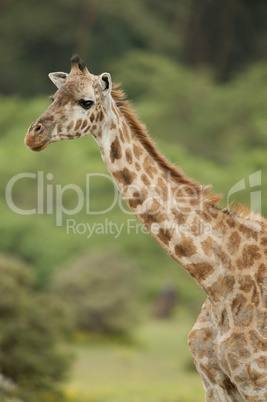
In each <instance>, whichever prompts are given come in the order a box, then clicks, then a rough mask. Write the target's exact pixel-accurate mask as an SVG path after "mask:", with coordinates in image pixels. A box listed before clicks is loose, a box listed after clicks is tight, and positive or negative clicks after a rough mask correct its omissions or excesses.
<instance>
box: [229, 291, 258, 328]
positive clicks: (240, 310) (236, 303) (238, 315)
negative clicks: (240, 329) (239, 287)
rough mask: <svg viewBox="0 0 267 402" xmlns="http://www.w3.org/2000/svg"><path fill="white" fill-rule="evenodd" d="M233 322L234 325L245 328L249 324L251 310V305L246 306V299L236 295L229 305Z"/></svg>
mask: <svg viewBox="0 0 267 402" xmlns="http://www.w3.org/2000/svg"><path fill="white" fill-rule="evenodd" d="M231 310H232V315H233V320H234V323H235V325H238V326H246V325H249V324H250V323H251V320H252V314H253V309H252V306H251V305H248V304H247V299H246V298H245V297H244V296H243V295H242V294H238V295H237V296H236V297H235V298H234V300H233V302H232V305H231Z"/></svg>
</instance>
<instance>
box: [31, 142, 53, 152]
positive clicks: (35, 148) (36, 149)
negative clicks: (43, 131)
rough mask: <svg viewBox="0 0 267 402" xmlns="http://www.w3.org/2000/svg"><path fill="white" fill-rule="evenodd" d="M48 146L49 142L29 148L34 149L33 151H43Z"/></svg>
mask: <svg viewBox="0 0 267 402" xmlns="http://www.w3.org/2000/svg"><path fill="white" fill-rule="evenodd" d="M47 147H48V143H45V144H43V145H38V146H37V147H29V146H28V148H29V149H30V150H31V151H33V152H41V151H44V150H45V149H46V148H47Z"/></svg>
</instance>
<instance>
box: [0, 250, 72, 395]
mask: <svg viewBox="0 0 267 402" xmlns="http://www.w3.org/2000/svg"><path fill="white" fill-rule="evenodd" d="M66 322H67V315H66V311H65V309H64V308H63V305H62V303H59V301H58V300H57V299H56V298H55V297H53V296H50V295H47V294H44V293H40V292H37V291H36V290H35V280H34V275H33V272H32V270H31V269H30V268H29V267H28V266H26V265H25V264H23V263H22V262H20V261H17V260H15V259H13V258H12V259H11V258H7V257H6V256H3V255H0V326H1V336H0V373H2V374H3V375H4V376H5V377H7V378H8V379H10V380H11V381H13V382H14V383H15V384H17V386H18V387H19V392H18V396H19V397H21V398H22V399H25V400H26V401H27V402H28V401H30V402H31V401H36V400H38V401H46V400H49V401H50V400H57V401H60V400H61V399H60V398H61V397H60V391H59V383H60V381H62V380H63V379H64V378H65V375H66V372H67V368H68V366H69V357H68V356H67V355H66V353H65V352H63V351H62V350H60V348H59V342H58V341H60V340H61V339H62V337H63V334H64V332H65V331H66V330H67V327H68V325H67V324H66ZM49 398H50V399H49ZM53 398H57V399H53Z"/></svg>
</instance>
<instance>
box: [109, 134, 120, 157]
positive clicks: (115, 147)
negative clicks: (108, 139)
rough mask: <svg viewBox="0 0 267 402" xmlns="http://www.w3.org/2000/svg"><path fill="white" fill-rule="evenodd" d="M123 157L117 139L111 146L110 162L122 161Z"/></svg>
mask: <svg viewBox="0 0 267 402" xmlns="http://www.w3.org/2000/svg"><path fill="white" fill-rule="evenodd" d="M121 157H122V152H121V146H120V141H119V139H118V137H116V138H115V140H114V141H113V142H112V144H111V146H110V160H111V162H112V163H114V162H115V160H117V159H120V158H121Z"/></svg>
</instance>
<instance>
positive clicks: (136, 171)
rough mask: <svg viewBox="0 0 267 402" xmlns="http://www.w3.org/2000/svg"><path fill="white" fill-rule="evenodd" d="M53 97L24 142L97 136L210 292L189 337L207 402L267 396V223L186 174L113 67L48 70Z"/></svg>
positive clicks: (152, 226) (166, 244)
mask: <svg viewBox="0 0 267 402" xmlns="http://www.w3.org/2000/svg"><path fill="white" fill-rule="evenodd" d="M49 77H50V79H51V80H52V82H53V83H54V84H55V86H56V87H57V92H56V93H55V95H54V96H53V97H52V100H53V103H52V104H51V105H50V106H49V107H48V108H47V109H46V110H45V111H44V113H43V114H42V115H41V116H40V117H39V118H38V119H37V120H35V121H34V122H33V123H32V124H31V125H30V127H29V129H28V132H27V134H26V137H25V145H26V146H27V147H28V148H29V149H31V150H32V151H37V152H38V151H42V150H44V149H45V148H46V147H47V146H48V145H49V144H50V143H52V142H56V141H61V140H65V139H74V138H80V137H83V136H85V135H88V134H90V135H92V136H93V137H94V139H95V140H96V142H97V143H98V145H99V148H100V153H101V155H102V158H103V160H104V162H105V164H106V165H107V168H108V170H109V172H110V174H111V176H112V177H113V180H114V181H115V183H116V185H117V187H118V189H119V191H120V193H121V194H122V197H123V198H124V200H125V202H126V204H127V205H128V206H129V208H130V209H131V210H132V211H133V212H134V214H135V215H136V217H137V218H138V219H139V221H140V222H141V223H142V224H143V225H144V227H145V229H146V230H147V231H148V232H149V234H150V235H151V236H152V237H153V238H154V239H155V240H156V241H157V242H158V243H159V245H160V246H161V247H162V248H163V249H164V250H165V251H166V253H167V254H169V255H170V256H171V257H172V258H173V259H174V260H176V261H177V262H178V263H179V264H180V265H181V266H182V267H183V268H184V269H185V270H186V271H187V272H189V274H190V275H191V276H192V277H193V278H194V279H195V280H196V281H197V283H198V284H199V285H200V286H201V287H202V289H204V291H205V292H206V294H207V299H206V302H205V303H204V305H203V306H202V309H201V312H200V315H199V317H198V319H197V321H196V323H195V325H194V327H193V329H192V331H191V332H190V334H189V337H188V343H189V348H190V351H191V353H192V356H193V360H194V363H195V365H196V368H197V370H198V372H199V373H200V375H201V377H202V381H203V386H204V391H205V398H206V401H215V402H218V401H221V402H225V401H251V402H252V401H253V402H255V401H266V400H267V375H266V372H267V342H266V338H267V326H266V318H267V309H266V307H267V292H266V284H267V277H266V258H267V231H266V229H267V222H266V220H265V219H264V218H263V217H259V216H255V215H254V214H253V213H252V212H249V211H244V210H242V208H239V209H236V210H234V211H232V210H230V209H227V210H222V209H221V208H220V207H219V202H220V200H221V196H217V195H212V194H211V193H210V189H209V188H207V187H205V186H202V185H200V184H198V183H196V182H195V181H193V180H191V179H190V178H188V177H187V176H186V175H185V174H184V173H183V172H182V171H181V170H180V169H179V168H178V167H176V166H174V165H173V164H171V163H170V162H168V160H167V159H166V158H165V157H164V156H162V154H161V153H160V152H159V151H158V150H157V148H156V146H155V144H154V143H153V141H152V140H151V138H150V136H149V135H148V133H147V130H146V127H145V126H144V125H143V124H142V123H141V122H140V121H139V120H138V118H137V116H136V115H135V113H134V111H133V109H132V107H131V104H130V103H129V101H127V100H125V95H124V93H123V91H122V90H121V89H119V87H118V86H116V85H114V84H112V81H111V76H110V74H109V73H103V74H101V75H99V76H96V75H93V74H91V73H90V72H89V71H88V69H87V67H86V65H85V63H84V61H82V60H81V59H80V57H79V56H78V55H75V56H73V58H72V60H71V71H70V73H69V74H67V73H63V72H57V73H51V74H49Z"/></svg>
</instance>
